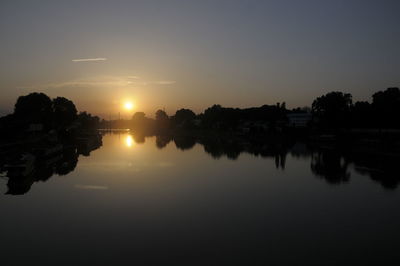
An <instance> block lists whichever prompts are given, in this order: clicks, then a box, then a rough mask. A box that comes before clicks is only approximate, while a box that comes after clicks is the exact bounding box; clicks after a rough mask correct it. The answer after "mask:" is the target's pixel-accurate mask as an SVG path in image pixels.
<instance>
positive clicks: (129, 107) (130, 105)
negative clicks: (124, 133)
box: [124, 102, 133, 110]
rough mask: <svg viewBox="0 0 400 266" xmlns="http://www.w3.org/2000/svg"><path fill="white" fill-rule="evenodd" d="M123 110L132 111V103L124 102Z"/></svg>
mask: <svg viewBox="0 0 400 266" xmlns="http://www.w3.org/2000/svg"><path fill="white" fill-rule="evenodd" d="M124 108H125V109H126V110H132V109H133V103H132V102H125V103H124Z"/></svg>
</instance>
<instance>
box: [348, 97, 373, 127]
mask: <svg viewBox="0 0 400 266" xmlns="http://www.w3.org/2000/svg"><path fill="white" fill-rule="evenodd" d="M352 126H353V127H361V128H365V127H372V126H373V124H372V106H371V104H370V103H369V102H356V103H355V104H354V106H353V108H352Z"/></svg>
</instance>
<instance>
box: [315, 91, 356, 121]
mask: <svg viewBox="0 0 400 266" xmlns="http://www.w3.org/2000/svg"><path fill="white" fill-rule="evenodd" d="M351 98H352V96H351V94H349V93H343V92H338V91H334V92H330V93H327V94H326V95H323V96H320V97H318V98H317V99H315V100H314V101H313V103H312V113H313V115H314V117H315V118H316V119H318V124H319V125H320V126H322V127H323V128H340V127H348V126H349V123H350V111H351V106H352V99H351Z"/></svg>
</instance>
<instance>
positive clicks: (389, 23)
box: [0, 0, 400, 118]
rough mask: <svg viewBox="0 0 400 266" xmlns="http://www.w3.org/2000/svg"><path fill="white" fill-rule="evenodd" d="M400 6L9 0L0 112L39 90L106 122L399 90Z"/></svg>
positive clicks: (382, 2)
mask: <svg viewBox="0 0 400 266" xmlns="http://www.w3.org/2000/svg"><path fill="white" fill-rule="evenodd" d="M399 14H400V1H399V0H376V1H372V0H359V1H358V0H334V1H333V0H332V1H331V0H329V1H328V0H302V1H298V0H293V1H288V0H279V1H278V0H276V1H267V0H266V1H250V0H243V1H234V0H230V1H218V0H214V1H207V0H201V1H190V0H186V1H169V0H163V1H151V0H147V1H82V0H79V1H54V0H52V1H17V0H12V1H5V0H2V1H1V2H0V36H1V45H0V91H1V98H0V115H4V114H7V113H10V112H12V109H13V105H14V103H15V101H16V99H17V97H18V96H20V95H25V94H28V93H29V92H33V91H40V92H44V93H46V94H47V95H49V96H51V97H56V96H64V97H67V98H69V99H71V100H73V101H74V102H75V104H76V105H77V108H78V109H79V110H80V111H83V110H87V111H89V112H91V113H94V114H97V115H100V116H102V117H104V118H108V115H109V114H110V113H111V114H113V115H115V114H117V113H118V112H119V111H121V112H122V115H123V116H126V117H127V116H130V115H131V113H133V112H135V111H144V112H146V114H148V115H149V116H152V115H153V114H154V112H155V110H157V109H158V108H165V109H166V111H167V112H168V113H169V114H173V113H174V112H175V110H176V109H178V108H191V109H193V110H194V111H195V112H200V111H202V110H203V109H205V108H207V107H209V106H211V105H212V104H221V105H223V106H231V107H250V106H260V105H263V104H275V103H276V102H283V101H285V102H286V105H287V106H288V107H290V108H291V107H297V106H306V105H308V106H309V105H311V102H312V100H313V99H314V98H315V97H317V96H320V95H321V94H323V93H326V92H329V91H332V90H340V91H346V92H350V93H352V94H353V98H354V100H370V96H371V94H372V93H373V92H375V91H377V90H382V89H385V88H387V87H393V86H400V15H399ZM127 100H131V101H133V102H134V104H135V109H134V110H132V111H129V112H130V113H127V111H123V110H122V107H121V105H122V103H123V102H124V101H127Z"/></svg>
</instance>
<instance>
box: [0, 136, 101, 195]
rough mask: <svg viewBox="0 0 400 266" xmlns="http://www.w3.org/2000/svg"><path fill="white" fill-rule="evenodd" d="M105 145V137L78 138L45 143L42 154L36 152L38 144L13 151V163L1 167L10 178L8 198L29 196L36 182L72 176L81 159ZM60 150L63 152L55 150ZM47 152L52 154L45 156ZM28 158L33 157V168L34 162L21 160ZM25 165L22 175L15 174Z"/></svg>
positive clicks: (4, 161) (41, 145) (3, 161)
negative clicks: (80, 157)
mask: <svg viewBox="0 0 400 266" xmlns="http://www.w3.org/2000/svg"><path fill="white" fill-rule="evenodd" d="M101 145H102V141H101V136H100V135H97V134H94V135H86V136H81V137H78V138H76V139H75V140H74V141H72V142H69V143H63V144H61V143H58V142H52V143H51V144H50V145H49V144H47V145H46V144H44V143H41V144H40V145H39V146H40V147H41V149H39V150H38V149H36V148H35V146H36V147H37V146H38V144H36V145H35V146H28V147H25V148H23V149H21V148H19V149H17V150H13V151H9V152H8V153H7V154H6V155H7V158H9V159H5V160H2V162H1V163H0V171H4V172H5V173H6V176H8V177H7V178H8V182H7V187H8V191H7V194H11V195H21V194H25V193H27V192H28V191H29V190H30V188H31V186H32V185H33V183H35V182H39V181H42V182H45V181H47V180H49V179H50V178H51V177H52V176H54V175H58V176H64V175H67V174H69V173H71V172H72V171H74V170H75V167H76V166H77V163H78V157H79V155H83V156H89V155H90V152H91V151H93V150H95V149H97V148H99V147H100V146H101ZM58 146H59V147H60V149H53V148H52V147H58ZM44 147H46V148H44ZM46 149H47V151H51V153H50V154H46V155H44V152H45V151H46ZM27 154H29V157H28V158H29V160H32V162H31V163H32V165H29V163H30V162H26V161H21V157H23V156H25V157H27V156H26V155H27ZM3 158H4V157H3ZM21 164H25V165H26V166H25V167H24V168H26V169H23V172H20V170H18V171H17V172H15V170H14V171H13V172H12V173H11V169H12V167H13V166H14V167H15V166H16V165H21Z"/></svg>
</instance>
